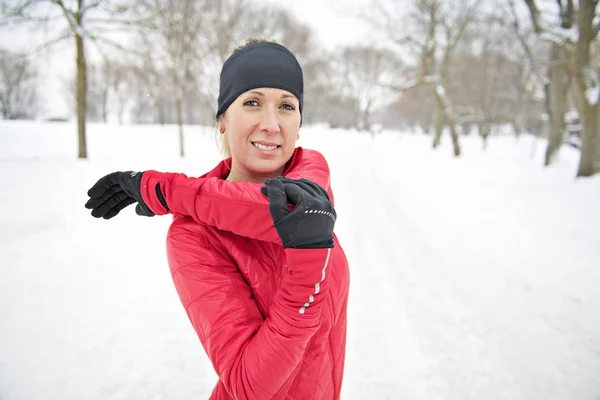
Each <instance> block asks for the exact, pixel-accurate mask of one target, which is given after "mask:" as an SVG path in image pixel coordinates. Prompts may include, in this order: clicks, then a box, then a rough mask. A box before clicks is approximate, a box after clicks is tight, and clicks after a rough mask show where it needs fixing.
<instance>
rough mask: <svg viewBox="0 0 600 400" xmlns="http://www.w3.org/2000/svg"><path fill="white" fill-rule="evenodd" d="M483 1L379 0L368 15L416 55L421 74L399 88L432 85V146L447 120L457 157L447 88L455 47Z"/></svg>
mask: <svg viewBox="0 0 600 400" xmlns="http://www.w3.org/2000/svg"><path fill="white" fill-rule="evenodd" d="M480 4H481V0H460V1H458V2H447V1H442V0H412V1H411V2H410V4H408V5H407V4H406V3H405V2H393V4H389V5H388V4H385V3H384V2H382V1H378V2H376V3H375V4H374V6H373V10H374V14H373V16H372V17H370V18H369V20H370V22H371V24H372V26H373V27H375V28H377V29H380V30H383V32H384V33H385V34H386V36H387V38H388V39H389V40H390V41H391V42H393V43H394V44H396V45H397V46H399V47H401V48H403V49H406V48H409V49H410V50H412V52H413V54H414V55H415V56H416V57H417V59H418V64H419V69H418V71H419V73H418V75H417V76H416V77H415V79H414V81H412V82H410V83H407V84H405V85H401V86H398V87H397V89H398V90H399V91H404V90H405V89H407V88H412V87H414V86H415V85H419V84H429V85H431V88H432V91H433V94H434V96H435V98H436V103H437V108H438V113H437V115H438V116H437V118H436V123H435V132H436V133H435V137H434V141H433V147H434V148H435V147H437V146H438V144H439V142H440V137H441V134H442V131H443V127H444V123H447V125H448V127H449V130H450V135H451V137H452V144H453V149H454V154H455V156H459V155H460V144H459V139H458V133H457V130H456V116H455V112H454V108H453V104H452V100H451V98H450V93H449V92H448V90H447V85H448V82H449V79H450V76H449V72H450V67H451V64H452V59H453V56H454V53H455V50H456V49H457V47H458V45H459V44H460V43H461V41H462V40H463V37H464V35H465V33H466V32H467V29H468V28H469V27H470V26H471V24H472V23H473V22H474V21H475V18H476V16H477V12H478V9H479V7H480ZM407 10H408V11H407ZM407 14H408V15H407ZM406 21H411V22H412V24H409V26H410V28H412V33H410V29H407V23H406ZM407 32H408V33H407Z"/></svg>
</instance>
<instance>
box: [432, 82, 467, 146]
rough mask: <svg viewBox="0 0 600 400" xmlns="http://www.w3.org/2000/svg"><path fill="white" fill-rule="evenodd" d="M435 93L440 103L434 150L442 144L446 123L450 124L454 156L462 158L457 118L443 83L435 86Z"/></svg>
mask: <svg viewBox="0 0 600 400" xmlns="http://www.w3.org/2000/svg"><path fill="white" fill-rule="evenodd" d="M433 91H434V94H435V97H436V99H437V103H438V110H439V114H438V119H437V121H436V126H435V139H434V142H433V148H434V149H435V148H436V147H437V146H438V145H439V144H440V137H441V136H442V133H443V129H444V121H445V122H447V123H448V129H449V130H450V137H451V138H452V148H453V150H454V156H455V157H459V156H460V143H459V141H458V133H457V132H456V118H455V117H454V112H453V111H452V107H451V105H450V99H448V96H447V95H446V89H445V88H444V86H443V85H442V84H441V83H436V84H434V86H433Z"/></svg>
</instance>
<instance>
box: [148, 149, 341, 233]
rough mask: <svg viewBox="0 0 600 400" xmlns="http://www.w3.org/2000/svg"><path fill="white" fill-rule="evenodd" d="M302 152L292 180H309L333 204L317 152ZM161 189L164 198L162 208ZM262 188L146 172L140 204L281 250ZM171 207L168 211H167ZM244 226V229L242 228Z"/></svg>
mask: <svg viewBox="0 0 600 400" xmlns="http://www.w3.org/2000/svg"><path fill="white" fill-rule="evenodd" d="M306 153H307V150H303V154H301V155H300V157H299V159H298V161H297V162H296V164H295V166H294V168H292V169H291V170H290V171H287V172H286V173H285V176H287V177H289V178H294V179H299V178H305V179H308V180H311V181H313V182H315V183H317V184H318V185H320V186H321V187H323V188H324V189H325V190H326V191H327V192H328V194H329V197H330V199H331V201H332V202H333V201H334V200H333V193H332V191H331V188H330V172H329V165H328V164H327V161H326V160H325V157H323V155H322V154H321V153H319V152H317V151H315V150H310V151H308V154H306ZM157 185H158V186H159V187H160V191H161V192H162V194H163V196H164V200H165V202H164V203H163V202H161V201H160V199H159V197H158V195H157V190H156V188H157ZM262 186H263V184H258V183H252V182H228V181H225V180H223V179H219V178H215V177H210V178H204V177H200V178H189V177H187V176H186V175H184V174H175V173H161V172H157V171H146V172H144V174H143V176H142V183H141V189H142V198H143V200H144V202H145V203H146V205H147V206H148V207H149V208H150V209H151V210H152V211H153V212H154V213H155V214H157V215H163V214H166V213H172V214H174V215H183V216H189V217H192V218H193V219H194V220H195V221H197V222H201V223H204V224H207V225H210V226H213V227H215V228H218V229H220V230H224V231H228V232H232V233H234V234H236V235H239V236H243V237H247V238H251V239H256V240H263V241H268V242H273V243H278V244H281V239H280V238H279V235H278V234H277V231H276V229H275V228H274V225H273V218H272V217H271V213H270V211H269V201H268V199H267V198H266V197H265V196H264V195H263V194H262V193H261V191H260V188H261V187H262ZM165 205H168V208H167V207H165ZM240 221H244V223H243V224H241V223H239V222H240Z"/></svg>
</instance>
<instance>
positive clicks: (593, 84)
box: [525, 0, 600, 176]
mask: <svg viewBox="0 0 600 400" xmlns="http://www.w3.org/2000/svg"><path fill="white" fill-rule="evenodd" d="M525 3H526V4H527V6H528V8H529V11H530V16H531V22H532V25H533V27H534V29H535V31H536V33H538V34H540V35H542V36H543V37H544V38H545V39H547V40H549V41H551V42H552V54H551V58H552V59H551V63H552V66H551V68H550V70H551V71H552V72H551V73H550V75H549V88H548V95H549V104H550V109H551V116H550V117H551V119H552V120H553V124H554V123H556V124H557V125H558V127H556V128H555V129H556V130H557V131H558V133H556V132H554V135H555V136H559V138H562V132H563V131H564V111H566V106H565V104H566V102H567V91H566V90H565V88H567V87H568V82H569V81H570V80H572V81H573V84H574V89H575V95H576V99H577V106H578V108H579V113H580V116H581V122H582V126H583V131H582V144H581V158H580V163H579V168H578V171H577V176H591V175H593V174H595V173H597V172H598V171H600V132H599V126H598V123H599V122H598V118H600V77H599V73H600V65H599V61H598V60H597V59H596V58H593V57H592V51H593V48H594V47H593V45H594V42H595V40H596V37H597V36H598V32H599V30H600V26H599V25H598V23H597V19H598V12H597V6H598V1H597V0H580V1H579V3H578V7H576V5H575V4H574V1H573V0H566V1H565V0H559V1H558V2H557V4H558V6H559V14H560V17H561V18H560V25H559V26H549V25H547V24H546V23H545V21H544V20H543V19H542V17H541V15H542V14H541V12H540V9H539V7H538V5H537V3H536V1H535V0H525ZM575 23H576V25H575ZM573 27H576V28H575V32H574V29H571V28H573ZM557 114H558V115H557ZM558 140H559V139H557V138H556V137H552V134H551V137H550V142H551V143H552V144H553V145H555V146H556V144H557V141H558ZM558 143H560V141H558ZM549 147H550V144H549ZM546 161H547V163H548V161H549V160H548V157H547V160H546Z"/></svg>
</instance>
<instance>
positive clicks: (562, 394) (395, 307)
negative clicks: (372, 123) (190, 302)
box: [0, 122, 600, 400]
mask: <svg viewBox="0 0 600 400" xmlns="http://www.w3.org/2000/svg"><path fill="white" fill-rule="evenodd" d="M301 135H302V137H301V140H300V142H299V144H300V145H302V146H305V147H309V148H316V149H318V150H320V151H322V152H323V153H324V154H325V155H326V157H327V158H328V160H329V163H330V166H331V170H332V178H333V189H334V192H335V195H336V202H337V207H336V208H337V211H338V215H339V220H338V224H337V226H336V231H337V233H338V235H339V237H340V239H341V241H342V244H343V246H344V248H345V250H346V252H347V254H348V256H349V258H350V263H351V274H352V283H351V298H350V305H349V316H348V318H349V331H348V347H347V359H346V374H345V379H344V387H343V394H342V398H343V399H417V400H419V399H427V400H430V399H434V400H435V399H511V400H514V399H527V400H531V399H544V400H548V399H565V400H572V399H578V400H580V399H589V400H593V399H598V398H600V177H597V178H592V179H581V180H575V178H574V176H575V171H576V167H577V154H576V152H575V151H574V150H573V149H571V148H563V150H562V151H561V153H560V155H559V160H558V161H557V163H556V165H554V166H552V167H551V168H543V167H542V166H541V165H542V162H541V158H542V157H543V150H544V146H543V144H542V142H540V143H539V144H537V147H536V148H534V147H533V141H532V139H531V138H529V137H523V138H521V140H519V141H516V140H515V139H514V138H513V137H498V138H491V139H490V143H489V148H488V149H487V150H486V151H485V152H484V151H482V148H481V143H480V140H479V139H478V138H476V137H471V138H464V139H463V151H464V155H463V157H462V158H460V159H453V157H452V156H451V151H450V149H449V147H448V146H449V143H447V141H446V142H445V143H443V146H442V148H441V149H440V150H439V151H437V152H434V151H432V150H431V149H430V140H429V138H426V137H423V136H413V135H409V134H399V133H385V134H383V135H381V136H378V137H377V138H376V139H372V138H371V137H370V136H368V135H358V134H355V133H351V132H344V131H332V130H326V129H319V128H314V127H313V128H311V127H306V128H303V132H302V133H301ZM88 144H89V155H90V157H89V159H88V160H85V161H80V160H77V159H76V158H75V155H76V145H77V144H76V141H75V127H74V125H73V124H64V123H46V124H41V123H35V122H12V123H10V122H0V182H1V188H2V189H1V196H0V209H1V210H2V212H1V213H0V228H1V229H0V273H1V275H0V399H2V400H38V399H39V400H42V399H43V400H50V399H57V400H58V399H60V400H71V399H72V400H79V399H86V400H87V399H89V400H94V399H103V400H104V399H110V400H116V399H136V400H138V399H206V398H208V395H209V394H210V392H211V390H212V388H213V386H214V384H215V382H216V380H217V377H216V375H215V373H214V372H213V370H212V368H211V365H210V362H209V361H208V359H207V358H206V356H205V354H204V352H203V349H202V347H201V345H200V342H199V341H198V339H197V337H196V336H195V334H194V331H193V329H192V327H191V325H190V324H189V322H188V320H187V317H186V315H185V312H184V310H183V307H182V306H181V304H180V303H179V299H178V297H177V294H176V292H175V290H174V287H173V284H172V281H171V277H170V275H169V270H168V266H167V263H166V256H165V247H164V239H165V233H166V230H167V228H168V225H169V223H170V218H169V217H162V218H158V217H155V218H142V217H138V216H136V215H135V212H134V210H133V207H130V208H129V209H128V210H125V211H124V212H123V213H122V215H119V216H118V217H117V218H114V219H113V220H110V221H104V220H96V219H94V218H92V217H91V216H90V215H89V211H88V210H86V209H85V208H84V207H83V205H84V204H85V202H86V200H87V196H86V192H87V189H88V188H89V187H90V186H91V185H92V184H93V183H94V182H95V181H96V180H97V179H98V178H99V177H101V176H102V175H104V174H106V173H109V172H112V171H115V170H129V169H131V170H145V169H157V170H162V171H178V172H185V173H187V174H189V175H192V176H197V175H200V174H202V173H204V172H205V171H207V170H208V169H210V168H212V167H213V166H214V165H215V164H216V162H217V161H218V160H219V154H218V152H217V150H216V144H215V135H214V132H213V131H212V130H210V129H206V130H205V129H201V128H198V127H188V129H187V134H186V149H187V152H188V156H187V157H186V158H185V159H183V160H182V159H180V158H179V157H178V142H177V130H176V128H175V127H173V126H166V127H158V126H105V125H94V124H91V125H90V126H89V143H88ZM533 150H535V155H534V156H533V157H532V151H533Z"/></svg>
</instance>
